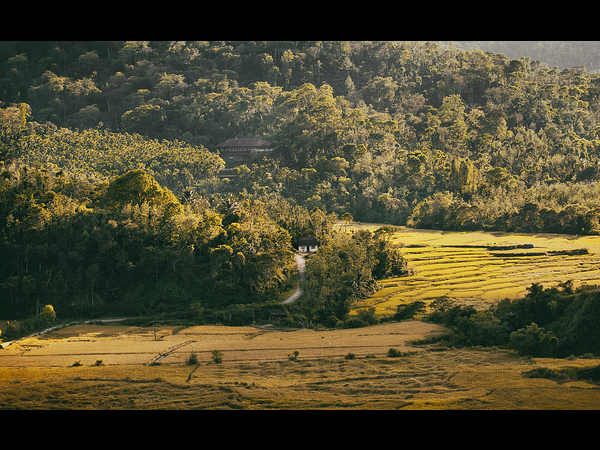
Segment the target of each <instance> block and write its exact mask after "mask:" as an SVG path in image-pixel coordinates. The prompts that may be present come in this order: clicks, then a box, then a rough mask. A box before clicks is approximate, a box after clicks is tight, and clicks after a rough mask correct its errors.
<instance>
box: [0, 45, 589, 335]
mask: <svg viewBox="0 0 600 450" xmlns="http://www.w3.org/2000/svg"><path fill="white" fill-rule="evenodd" d="M511 58H513V57H510V56H505V55H502V54H498V53H484V52H483V51H481V50H477V49H476V50H461V49H458V48H456V47H454V48H452V47H446V46H441V45H439V44H438V43H435V42H395V41H386V42H370V41H369V42H349V41H244V42H242V41H82V42H71V41H69V42H63V41H44V42H35V41H25V42H20V41H4V42H1V43H0V101H1V102H2V104H1V105H0V160H1V161H2V166H1V168H0V199H1V202H0V224H1V225H2V227H1V228H0V230H1V231H0V238H1V240H0V252H1V253H0V257H1V258H2V260H4V261H8V263H7V264H5V265H3V266H2V267H1V268H0V295H1V296H2V298H3V299H4V301H3V302H2V304H1V305H0V312H1V314H3V315H5V316H6V317H9V318H17V317H18V318H23V317H26V316H30V315H36V314H38V313H39V312H40V311H41V310H42V309H43V306H44V305H45V304H52V305H54V306H55V307H56V311H57V315H58V316H59V317H60V316H61V315H63V317H64V315H65V314H72V315H85V314H92V315H93V314H101V313H108V312H111V313H117V312H120V313H129V312H131V313H135V314H145V313H153V314H157V313H159V312H160V313H164V314H171V313H174V312H176V311H185V313H182V314H183V315H184V316H185V317H193V318H194V319H195V320H198V321H202V320H206V321H219V320H220V321H230V322H231V321H236V320H237V321H242V322H244V321H245V322H248V321H250V320H256V319H257V318H258V317H261V318H263V319H265V320H267V319H266V318H268V317H270V315H271V313H272V312H273V311H272V309H273V305H276V304H277V301H278V300H279V299H280V297H281V295H282V293H285V292H287V291H289V290H290V289H291V288H293V287H294V285H295V282H296V279H295V268H294V265H293V258H292V252H293V249H294V246H295V244H296V243H297V240H298V239H299V238H301V237H304V236H306V235H314V236H316V237H317V238H318V239H319V240H320V243H321V247H320V253H319V254H318V255H315V257H311V259H310V260H309V261H308V263H307V273H306V283H307V289H308V291H309V292H310V295H311V299H312V300H313V301H312V303H311V302H307V303H306V304H305V305H304V306H303V307H302V308H300V307H298V308H300V309H295V308H289V309H287V310H286V311H284V312H283V313H282V311H281V310H280V311H279V313H280V314H284V315H285V317H286V318H285V320H287V321H288V322H287V323H299V322H302V323H314V322H318V323H323V324H327V325H335V326H340V324H341V326H351V325H352V324H353V323H356V322H352V320H353V319H352V318H351V317H349V315H348V313H349V308H350V305H351V304H352V303H353V302H355V301H357V300H359V299H363V298H366V297H368V296H369V295H372V294H373V293H374V292H375V291H376V290H377V289H378V288H379V287H380V285H379V284H378V283H377V280H381V279H385V278H386V277H387V278H389V277H391V276H394V274H396V276H397V275H399V274H405V272H406V265H405V261H404V257H403V256H402V255H400V254H398V252H397V251H396V249H395V248H394V247H393V246H392V245H391V244H390V242H389V240H388V238H387V237H386V235H385V233H356V234H355V235H354V236H351V235H349V236H345V237H340V236H336V233H334V232H333V229H332V224H333V223H334V222H335V220H336V219H338V218H342V217H343V218H344V220H346V221H349V220H351V219H355V220H360V221H369V222H378V223H388V224H396V225H408V226H412V227H418V228H434V229H443V230H460V231H469V230H484V231H489V230H494V231H518V232H550V233H572V234H591V235H593V234H599V233H600V222H599V220H600V197H599V195H598V193H599V191H600V183H599V177H600V172H599V171H598V163H599V162H600V152H599V149H600V103H599V99H600V75H598V74H595V73H592V72H587V71H586V70H585V69H562V68H557V67H552V66H551V65H548V64H544V63H542V62H538V61H536V60H532V59H530V58H527V57H522V58H521V57H518V58H517V57H514V58H515V59H511ZM243 136H258V137H262V138H264V139H266V140H268V141H270V142H271V143H272V146H273V148H274V152H273V153H272V154H271V156H270V157H268V158H264V159H262V160H258V161H255V162H249V161H248V162H247V163H246V164H240V165H238V166H237V167H228V171H227V176H223V172H222V169H223V168H224V167H225V162H224V160H223V159H222V158H221V155H220V151H219V144H220V143H221V142H223V141H224V140H225V139H228V138H231V137H243ZM248 305H251V307H249V306H248ZM258 305H262V306H258ZM265 305H267V306H265ZM263 306H264V308H263ZM261 308H262V309H261ZM363 319H364V320H363ZM360 320H361V321H362V322H360V323H364V322H365V321H367V322H368V321H370V320H372V317H371V316H369V315H368V314H367V315H366V316H364V317H362V318H361V319H360ZM13 331H14V330H13ZM14 333H17V332H16V331H14Z"/></svg>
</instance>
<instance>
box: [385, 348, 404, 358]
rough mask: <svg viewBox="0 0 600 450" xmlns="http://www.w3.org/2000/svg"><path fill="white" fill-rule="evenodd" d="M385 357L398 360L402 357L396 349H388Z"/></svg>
mask: <svg viewBox="0 0 600 450" xmlns="http://www.w3.org/2000/svg"><path fill="white" fill-rule="evenodd" d="M387 355H388V357H390V358H399V357H400V356H402V352H401V351H400V350H398V349H396V348H390V349H389V350H388V352H387Z"/></svg>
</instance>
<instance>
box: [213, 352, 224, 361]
mask: <svg viewBox="0 0 600 450" xmlns="http://www.w3.org/2000/svg"><path fill="white" fill-rule="evenodd" d="M212 361H213V362H214V363H215V364H221V363H222V362H223V352H221V351H220V350H213V351H212Z"/></svg>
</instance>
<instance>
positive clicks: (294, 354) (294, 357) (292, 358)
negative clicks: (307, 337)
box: [288, 350, 300, 361]
mask: <svg viewBox="0 0 600 450" xmlns="http://www.w3.org/2000/svg"><path fill="white" fill-rule="evenodd" d="M299 354H300V352H299V351H298V350H294V351H293V352H292V353H290V354H289V355H288V359H289V360H290V361H298V355H299Z"/></svg>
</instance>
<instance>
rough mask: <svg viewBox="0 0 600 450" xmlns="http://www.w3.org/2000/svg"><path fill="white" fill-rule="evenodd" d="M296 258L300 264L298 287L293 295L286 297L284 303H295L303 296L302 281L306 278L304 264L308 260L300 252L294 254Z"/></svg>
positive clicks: (297, 263) (298, 264)
mask: <svg viewBox="0 0 600 450" xmlns="http://www.w3.org/2000/svg"><path fill="white" fill-rule="evenodd" d="M294 259H295V260H296V265H297V266H298V287H297V288H296V290H295V291H294V293H293V294H292V295H290V296H289V297H288V298H286V299H285V300H284V301H283V302H281V303H282V304H283V305H289V304H290V303H294V302H295V301H296V300H298V299H299V298H300V297H301V296H302V292H303V290H302V281H303V280H304V266H305V264H306V261H304V257H303V256H302V255H300V254H298V253H296V254H295V255H294Z"/></svg>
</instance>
